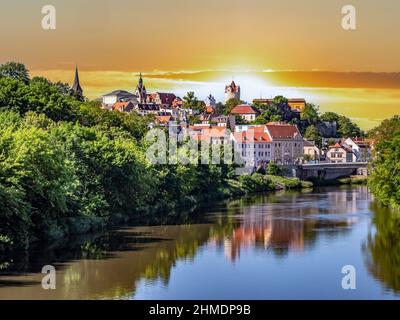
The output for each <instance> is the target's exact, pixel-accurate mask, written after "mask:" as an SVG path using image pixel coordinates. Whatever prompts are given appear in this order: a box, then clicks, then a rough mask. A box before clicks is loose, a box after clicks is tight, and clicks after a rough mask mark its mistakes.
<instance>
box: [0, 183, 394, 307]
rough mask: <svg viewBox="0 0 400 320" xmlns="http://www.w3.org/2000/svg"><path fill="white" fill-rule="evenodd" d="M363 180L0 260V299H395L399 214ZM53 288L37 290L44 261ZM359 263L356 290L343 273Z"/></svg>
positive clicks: (266, 198)
mask: <svg viewBox="0 0 400 320" xmlns="http://www.w3.org/2000/svg"><path fill="white" fill-rule="evenodd" d="M395 214H396V213H395V212H389V211H388V210H387V209H383V208H380V207H379V206H377V205H376V204H375V203H374V202H373V200H372V197H371V195H370V193H369V192H368V190H367V188H366V187H364V186H361V187H355V188H342V189H341V188H326V189H319V190H314V191H310V192H303V193H288V192H287V193H285V192H282V193H277V194H273V195H268V196H257V197H252V198H248V199H240V200H235V201H229V202H226V203H223V204H220V205H218V206H217V207H213V208H209V210H208V212H207V215H206V218H205V219H204V221H200V222H196V223H190V224H189V223H187V224H185V225H171V226H154V227H135V228H124V229H122V230H120V231H117V232H112V233H108V234H104V235H99V236H96V237H91V238H87V239H76V240H75V241H68V242H65V243H64V244H63V245H60V244H57V245H54V246H53V247H47V248H41V249H38V250H37V251H35V252H33V253H30V254H29V255H23V256H18V257H14V258H10V259H9V260H6V261H1V262H0V299H110V298H112V299H381V298H383V299H396V298H397V299H398V298H399V297H400V228H399V226H400V222H399V221H400V219H399V218H397V216H396V215H395ZM46 264H53V265H55V266H56V269H57V283H56V285H57V289H56V290H52V291H46V290H43V289H42V288H41V284H40V281H41V278H42V276H43V274H41V273H40V270H41V267H42V266H43V265H46ZM344 265H353V266H355V268H356V276H357V277H356V286H357V289H356V290H343V289H342V287H341V281H342V277H343V276H344V275H343V274H342V273H341V269H342V267H343V266H344Z"/></svg>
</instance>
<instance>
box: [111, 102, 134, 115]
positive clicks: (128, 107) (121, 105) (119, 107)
mask: <svg viewBox="0 0 400 320" xmlns="http://www.w3.org/2000/svg"><path fill="white" fill-rule="evenodd" d="M135 106H136V104H134V103H133V102H132V101H119V102H116V103H114V105H113V106H112V110H116V111H119V112H128V113H129V112H132V111H133V110H134V109H135Z"/></svg>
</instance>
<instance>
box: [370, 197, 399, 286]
mask: <svg viewBox="0 0 400 320" xmlns="http://www.w3.org/2000/svg"><path fill="white" fill-rule="evenodd" d="M371 210H372V211H373V212H374V213H375V216H374V218H373V222H374V225H375V229H376V230H375V232H374V233H370V235H369V237H368V241H367V244H366V246H365V248H364V251H365V254H366V261H367V266H368V269H369V271H370V272H371V273H372V274H373V275H374V277H376V278H377V279H379V280H380V281H382V282H383V283H384V285H385V287H386V289H387V290H393V291H395V292H400V211H399V210H390V209H388V208H382V207H381V206H379V205H377V204H371Z"/></svg>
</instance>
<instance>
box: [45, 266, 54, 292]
mask: <svg viewBox="0 0 400 320" xmlns="http://www.w3.org/2000/svg"><path fill="white" fill-rule="evenodd" d="M42 273H44V274H46V275H45V276H44V277H43V278H42V288H43V289H44V290H55V289H56V268H54V266H52V265H46V266H44V267H43V268H42Z"/></svg>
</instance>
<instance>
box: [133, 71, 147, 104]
mask: <svg viewBox="0 0 400 320" xmlns="http://www.w3.org/2000/svg"><path fill="white" fill-rule="evenodd" d="M136 95H137V97H138V100H139V103H146V102H147V91H146V86H145V85H144V84H143V78H142V73H140V76H139V82H138V85H137V87H136Z"/></svg>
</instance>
